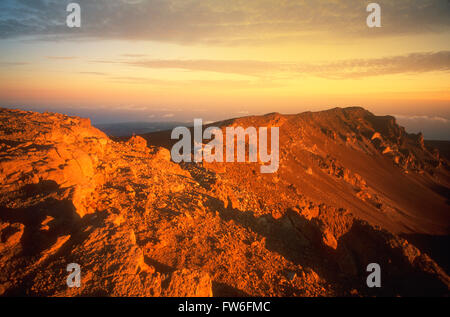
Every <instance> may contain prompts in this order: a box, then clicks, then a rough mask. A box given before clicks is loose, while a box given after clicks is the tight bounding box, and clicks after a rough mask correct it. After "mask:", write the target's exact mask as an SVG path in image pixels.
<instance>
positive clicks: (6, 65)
mask: <svg viewBox="0 0 450 317" xmlns="http://www.w3.org/2000/svg"><path fill="white" fill-rule="evenodd" d="M29 64H30V63H27V62H0V66H2V67H8V66H24V65H29Z"/></svg>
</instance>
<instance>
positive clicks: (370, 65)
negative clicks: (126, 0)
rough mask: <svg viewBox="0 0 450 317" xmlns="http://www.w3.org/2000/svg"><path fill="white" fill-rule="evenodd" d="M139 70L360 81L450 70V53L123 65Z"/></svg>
mask: <svg viewBox="0 0 450 317" xmlns="http://www.w3.org/2000/svg"><path fill="white" fill-rule="evenodd" d="M122 63H124V64H127V65H132V66H136V67H144V68H153V69H162V68H175V69H185V70H190V71H209V72H218V73H232V74H239V75H248V76H255V77H259V78H264V77H273V76H277V75H283V76H286V75H287V76H291V77H298V76H302V75H312V76H317V77H323V78H329V79H358V78H364V77H372V76H383V75H393V74H402V73H424V72H433V71H450V51H441V52H420V53H412V54H407V55H398V56H388V57H382V58H373V59H350V60H342V61H337V62H333V63H326V62H325V63H319V64H306V63H282V62H264V61H249V60H137V61H126V62H122Z"/></svg>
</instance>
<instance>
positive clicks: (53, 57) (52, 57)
mask: <svg viewBox="0 0 450 317" xmlns="http://www.w3.org/2000/svg"><path fill="white" fill-rule="evenodd" d="M46 58H47V59H54V60H72V59H77V58H78V57H76V56H46Z"/></svg>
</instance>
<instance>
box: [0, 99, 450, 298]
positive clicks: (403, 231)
mask: <svg viewBox="0 0 450 317" xmlns="http://www.w3.org/2000/svg"><path fill="white" fill-rule="evenodd" d="M214 125H215V126H219V127H221V128H223V129H224V128H225V127H226V126H233V125H234V126H243V127H246V126H256V127H261V126H278V127H280V168H279V170H278V172H277V173H275V174H260V173H259V163H206V162H205V163H181V164H176V163H173V162H172V161H171V158H170V152H169V149H170V146H171V144H172V142H173V141H171V140H170V132H158V133H152V134H146V135H142V136H133V137H131V138H129V139H123V140H122V139H117V138H115V139H114V140H112V139H110V138H109V137H108V136H106V135H105V134H104V133H103V132H101V131H99V130H97V129H96V128H93V127H92V126H91V124H90V122H89V120H88V119H80V118H76V117H68V116H65V115H61V114H54V113H44V114H40V113H34V112H26V111H18V110H7V109H0V179H1V183H0V184H1V185H0V263H1V267H2V268H1V270H0V295H3V296H17V295H32V296H429V295H437V296H445V295H447V296H448V295H449V293H450V292H449V290H450V278H449V276H448V275H447V274H448V273H449V270H448V267H449V266H448V264H449V261H448V254H447V253H448V247H449V243H448V236H449V234H450V207H449V198H450V195H449V188H450V167H449V162H448V161H447V159H446V158H445V157H441V156H440V155H439V152H438V151H437V150H434V149H431V148H429V147H427V146H425V144H424V140H423V137H422V135H420V134H419V135H412V134H407V133H406V132H405V131H404V129H403V128H401V127H399V126H398V125H397V124H396V122H395V119H394V118H393V117H378V116H375V115H373V114H371V113H370V112H368V111H366V110H364V109H362V108H346V109H340V108H337V109H332V110H329V111H324V112H318V113H302V114H299V115H280V114H277V113H273V114H268V115H265V116H260V117H246V118H239V119H233V120H228V121H224V122H219V123H215V124H214ZM372 262H375V263H378V264H380V266H381V270H382V287H381V288H368V287H367V285H366V277H367V275H368V274H369V273H367V272H366V266H367V265H368V264H369V263H372ZM69 263H78V264H79V265H80V266H81V287H80V288H77V287H73V288H69V287H68V286H67V284H66V278H67V276H68V274H69V273H68V272H67V271H66V267H67V265H68V264H69Z"/></svg>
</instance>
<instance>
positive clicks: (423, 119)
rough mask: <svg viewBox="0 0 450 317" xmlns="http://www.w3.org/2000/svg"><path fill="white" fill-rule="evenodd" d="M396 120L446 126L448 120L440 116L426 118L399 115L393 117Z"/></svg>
mask: <svg viewBox="0 0 450 317" xmlns="http://www.w3.org/2000/svg"><path fill="white" fill-rule="evenodd" d="M393 116H394V117H396V118H397V119H400V120H409V121H428V122H438V123H444V124H448V123H450V120H449V119H447V118H444V117H440V116H426V115H401V114H395V115H393Z"/></svg>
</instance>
